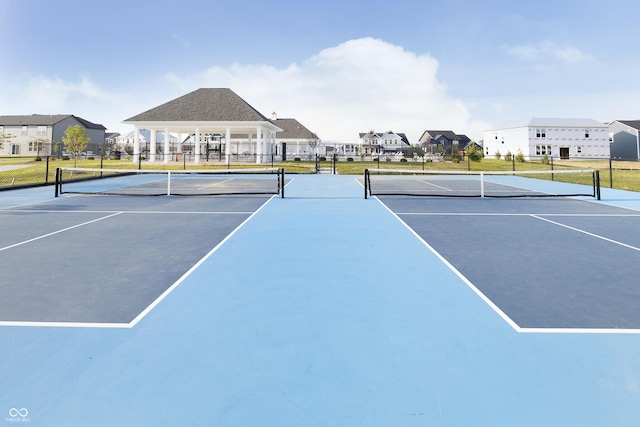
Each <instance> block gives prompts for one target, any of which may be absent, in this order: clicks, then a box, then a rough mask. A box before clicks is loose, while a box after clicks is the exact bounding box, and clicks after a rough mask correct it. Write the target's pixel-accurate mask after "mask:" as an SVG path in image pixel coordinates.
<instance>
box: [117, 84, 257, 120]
mask: <svg viewBox="0 0 640 427" xmlns="http://www.w3.org/2000/svg"><path fill="white" fill-rule="evenodd" d="M258 121H268V120H267V118H266V117H265V116H263V115H262V114H261V113H260V112H258V110H256V109H255V108H253V107H252V106H251V105H249V104H248V103H247V102H246V101H245V100H243V99H242V98H240V97H239V96H238V95H237V94H236V93H235V92H233V91H232V90H231V89H228V88H203V89H197V90H195V91H193V92H191V93H188V94H186V95H183V96H181V97H179V98H176V99H174V100H173V101H169V102H167V103H164V104H162V105H160V106H158V107H155V108H152V109H151V110H148V111H145V112H144V113H140V114H138V115H136V116H133V117H131V118H129V119H127V120H125V121H124V122H125V123H127V122H258Z"/></svg>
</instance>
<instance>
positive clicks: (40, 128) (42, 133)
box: [37, 126, 47, 136]
mask: <svg viewBox="0 0 640 427" xmlns="http://www.w3.org/2000/svg"><path fill="white" fill-rule="evenodd" d="M37 134H38V136H45V135H47V127H46V126H38V130H37Z"/></svg>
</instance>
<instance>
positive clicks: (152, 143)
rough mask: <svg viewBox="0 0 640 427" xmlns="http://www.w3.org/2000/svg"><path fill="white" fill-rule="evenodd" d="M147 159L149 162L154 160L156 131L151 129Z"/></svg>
mask: <svg viewBox="0 0 640 427" xmlns="http://www.w3.org/2000/svg"><path fill="white" fill-rule="evenodd" d="M149 139H150V141H149V161H150V162H155V161H156V142H157V139H156V131H155V130H153V129H151V130H149Z"/></svg>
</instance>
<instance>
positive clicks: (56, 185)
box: [54, 168, 61, 197]
mask: <svg viewBox="0 0 640 427" xmlns="http://www.w3.org/2000/svg"><path fill="white" fill-rule="evenodd" d="M60 181H61V179H60V168H56V184H55V192H54V194H55V197H58V195H59V192H58V190H59V188H58V185H60Z"/></svg>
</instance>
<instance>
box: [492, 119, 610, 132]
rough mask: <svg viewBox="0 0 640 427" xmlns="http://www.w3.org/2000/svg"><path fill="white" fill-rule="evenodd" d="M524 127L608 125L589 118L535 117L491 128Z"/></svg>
mask: <svg viewBox="0 0 640 427" xmlns="http://www.w3.org/2000/svg"><path fill="white" fill-rule="evenodd" d="M523 127H538V128H541V127H558V128H563V127H564V128H570V127H576V128H606V127H607V125H606V124H605V123H602V122H599V121H597V120H594V119H587V118H548V117H533V118H531V119H529V120H518V121H513V122H509V123H505V124H503V125H501V126H498V127H496V128H494V129H491V130H497V129H512V128H523Z"/></svg>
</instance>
